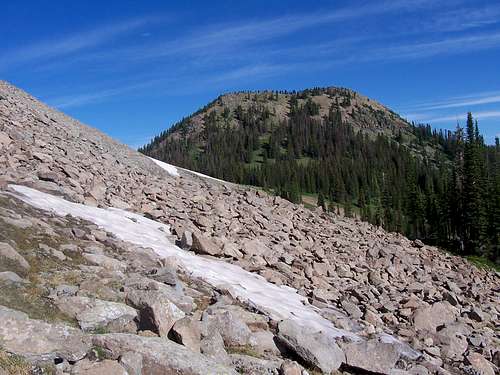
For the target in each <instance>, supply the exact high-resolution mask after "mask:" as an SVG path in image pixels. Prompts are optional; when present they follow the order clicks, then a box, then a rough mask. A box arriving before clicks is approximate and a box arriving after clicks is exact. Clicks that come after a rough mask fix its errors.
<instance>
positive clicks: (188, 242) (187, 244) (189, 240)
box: [181, 230, 193, 250]
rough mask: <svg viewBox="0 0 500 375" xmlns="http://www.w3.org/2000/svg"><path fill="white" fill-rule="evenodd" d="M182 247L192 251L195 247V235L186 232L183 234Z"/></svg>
mask: <svg viewBox="0 0 500 375" xmlns="http://www.w3.org/2000/svg"><path fill="white" fill-rule="evenodd" d="M181 247H182V248H183V249H186V250H190V249H191V247H193V233H192V232H190V231H188V230H185V231H184V232H182V237H181Z"/></svg>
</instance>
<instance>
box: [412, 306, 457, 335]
mask: <svg viewBox="0 0 500 375" xmlns="http://www.w3.org/2000/svg"><path fill="white" fill-rule="evenodd" d="M457 316H458V310H457V309H456V308H454V307H453V306H452V305H451V304H450V303H448V302H446V301H444V302H436V303H434V304H433V305H431V306H428V307H421V308H419V309H417V310H415V312H414V313H413V324H414V326H415V329H416V330H417V331H430V332H435V331H436V328H437V327H439V326H442V325H445V324H449V323H452V322H454V321H455V320H456V318H457Z"/></svg>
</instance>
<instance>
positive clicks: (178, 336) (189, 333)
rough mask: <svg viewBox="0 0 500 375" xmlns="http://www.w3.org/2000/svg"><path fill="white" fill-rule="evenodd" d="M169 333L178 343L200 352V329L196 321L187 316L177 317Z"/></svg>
mask: <svg viewBox="0 0 500 375" xmlns="http://www.w3.org/2000/svg"><path fill="white" fill-rule="evenodd" d="M170 335H171V336H172V339H173V340H174V341H175V342H177V343H178V344H181V345H184V346H185V347H186V348H189V349H191V350H192V351H193V352H200V341H201V330H200V323H199V322H198V321H195V320H193V319H192V318H188V317H184V318H182V319H179V320H178V321H176V322H175V323H174V326H173V327H172V330H171V331H170Z"/></svg>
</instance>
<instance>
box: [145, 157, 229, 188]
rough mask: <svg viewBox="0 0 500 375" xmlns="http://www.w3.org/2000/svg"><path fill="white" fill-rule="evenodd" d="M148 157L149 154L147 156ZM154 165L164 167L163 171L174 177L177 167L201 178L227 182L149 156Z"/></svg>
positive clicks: (176, 174)
mask: <svg viewBox="0 0 500 375" xmlns="http://www.w3.org/2000/svg"><path fill="white" fill-rule="evenodd" d="M148 158H149V156H148ZM150 159H151V160H152V161H153V162H154V163H155V164H156V165H158V166H159V167H160V168H162V169H164V170H165V171H167V173H168V174H169V175H171V176H174V177H178V176H179V169H180V170H181V171H185V172H188V173H192V174H194V175H196V176H198V177H201V178H208V179H210V180H213V181H218V182H222V183H225V184H227V181H224V180H219V179H218V178H215V177H210V176H207V175H206V174H203V173H199V172H195V171H191V170H189V169H185V168H180V167H176V166H174V165H172V164H168V163H165V162H163V161H159V160H156V159H153V158H150Z"/></svg>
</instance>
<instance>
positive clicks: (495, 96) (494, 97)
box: [404, 91, 500, 115]
mask: <svg viewBox="0 0 500 375" xmlns="http://www.w3.org/2000/svg"><path fill="white" fill-rule="evenodd" d="M496 103H500V91H488V92H479V93H473V94H468V95H463V96H453V97H450V98H446V99H437V100H434V101H427V102H423V103H415V104H412V105H409V106H406V107H405V109H404V110H405V111H418V112H422V111H434V110H439V109H449V108H462V107H463V108H467V107H475V106H481V105H488V104H496ZM418 115H422V113H418ZM424 115H425V114H424Z"/></svg>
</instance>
